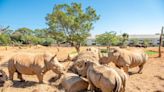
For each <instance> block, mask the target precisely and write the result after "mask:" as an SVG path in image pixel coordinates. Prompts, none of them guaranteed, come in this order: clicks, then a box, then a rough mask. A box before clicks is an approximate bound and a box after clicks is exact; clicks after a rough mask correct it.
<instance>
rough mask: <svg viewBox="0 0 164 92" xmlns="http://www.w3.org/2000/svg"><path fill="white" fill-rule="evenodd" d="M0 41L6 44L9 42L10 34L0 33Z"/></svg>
mask: <svg viewBox="0 0 164 92" xmlns="http://www.w3.org/2000/svg"><path fill="white" fill-rule="evenodd" d="M0 43H1V44H4V45H8V44H10V43H11V39H10V36H9V35H8V34H4V33H3V34H0Z"/></svg>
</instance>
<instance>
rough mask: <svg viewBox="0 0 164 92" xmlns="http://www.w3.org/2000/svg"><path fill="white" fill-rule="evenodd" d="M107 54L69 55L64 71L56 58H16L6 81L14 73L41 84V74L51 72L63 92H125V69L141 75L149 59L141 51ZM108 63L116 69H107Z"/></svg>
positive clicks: (115, 50)
mask: <svg viewBox="0 0 164 92" xmlns="http://www.w3.org/2000/svg"><path fill="white" fill-rule="evenodd" d="M107 52H108V56H106V57H103V56H101V55H100V51H99V49H98V48H94V47H90V48H87V49H86V50H85V51H82V52H80V53H79V54H77V55H74V56H71V55H68V58H67V60H68V61H69V62H70V63H69V65H68V66H67V67H65V66H64V65H63V64H62V62H59V61H58V59H57V57H56V56H57V54H56V55H51V54H47V53H46V54H38V55H30V54H22V53H21V54H16V55H14V56H13V57H11V58H10V59H9V61H8V71H9V80H11V81H13V75H14V73H15V72H16V73H17V75H18V79H20V81H25V80H24V79H23V78H22V74H26V75H36V76H37V78H38V80H39V83H43V76H44V74H45V73H46V72H47V71H49V70H52V71H53V72H55V73H56V74H58V75H59V76H60V77H59V78H58V80H57V82H58V83H56V85H61V86H62V88H63V89H64V90H65V92H86V91H91V92H125V87H126V81H127V78H128V69H129V68H133V67H139V70H138V71H137V73H142V69H143V66H144V64H145V63H146V61H147V60H148V56H147V55H146V54H145V53H144V51H143V50H140V49H136V50H126V49H121V48H108V51H107ZM111 61H112V62H113V63H114V64H115V66H116V67H111V66H109V65H108V63H110V62H111ZM0 72H1V73H4V72H3V71H0ZM0 77H2V75H1V76H0ZM1 80H2V78H1Z"/></svg>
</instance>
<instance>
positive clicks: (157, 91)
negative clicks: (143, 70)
mask: <svg viewBox="0 0 164 92" xmlns="http://www.w3.org/2000/svg"><path fill="white" fill-rule="evenodd" d="M154 92H163V91H162V90H156V91H154Z"/></svg>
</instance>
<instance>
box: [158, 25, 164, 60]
mask: <svg viewBox="0 0 164 92" xmlns="http://www.w3.org/2000/svg"><path fill="white" fill-rule="evenodd" d="M163 29H164V27H162V29H161V35H160V38H159V41H160V42H159V57H162V54H161V46H162V45H163V42H162V39H163Z"/></svg>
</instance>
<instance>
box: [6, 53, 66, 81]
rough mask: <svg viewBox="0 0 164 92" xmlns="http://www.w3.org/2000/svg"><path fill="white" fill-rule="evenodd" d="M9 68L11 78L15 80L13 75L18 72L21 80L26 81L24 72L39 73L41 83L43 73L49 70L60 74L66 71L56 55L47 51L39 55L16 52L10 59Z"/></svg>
mask: <svg viewBox="0 0 164 92" xmlns="http://www.w3.org/2000/svg"><path fill="white" fill-rule="evenodd" d="M8 70H9V79H10V80H13V75H14V73H15V72H17V74H18V78H19V79H20V80H21V81H24V79H23V78H22V74H26V75H37V77H38V80H39V82H40V83H42V82H43V75H44V74H45V73H46V72H47V71H49V70H52V71H53V72H55V73H57V74H59V75H61V74H63V73H64V72H65V71H64V67H63V66H62V65H61V64H60V63H59V62H58V60H57V58H56V55H54V56H53V55H51V54H47V53H46V54H37V55H31V54H27V53H20V54H16V55H14V56H13V57H11V58H10V59H9V61H8Z"/></svg>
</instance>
